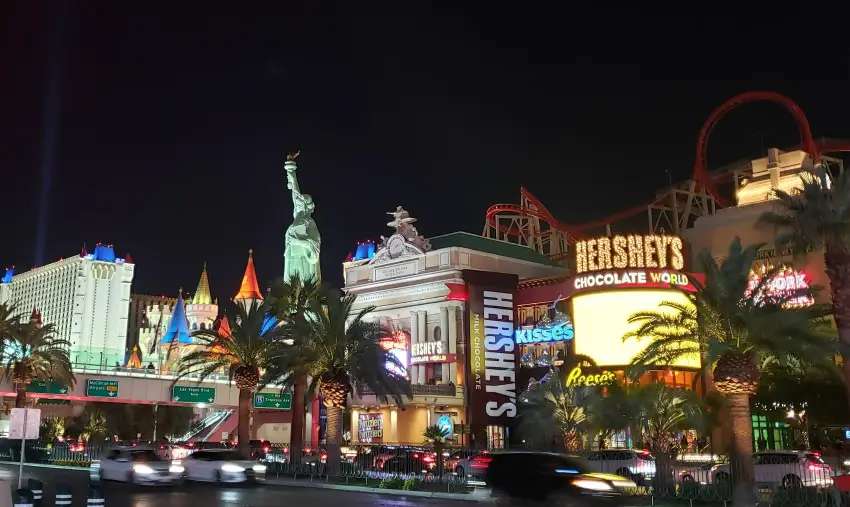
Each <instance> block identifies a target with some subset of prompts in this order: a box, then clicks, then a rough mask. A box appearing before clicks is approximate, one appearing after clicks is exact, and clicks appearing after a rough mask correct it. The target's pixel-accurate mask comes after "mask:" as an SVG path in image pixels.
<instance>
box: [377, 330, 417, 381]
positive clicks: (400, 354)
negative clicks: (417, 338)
mask: <svg viewBox="0 0 850 507" xmlns="http://www.w3.org/2000/svg"><path fill="white" fill-rule="evenodd" d="M409 342H410V340H409V339H408V337H407V333H405V332H403V331H398V332H396V333H395V334H393V336H392V338H390V339H387V340H384V341H382V342H381V346H382V347H383V348H384V349H386V350H387V351H388V352H389V353H390V354H392V355H393V356H395V358H396V359H398V361H399V363H401V365H402V367H401V368H399V367H398V366H396V365H394V364H392V363H390V362H387V364H386V367H387V370H389V371H391V372H393V373H395V374H396V375H398V376H400V377H405V378H406V377H407V367H408V366H409V365H410V361H409V359H408V353H407V346H408V343H409Z"/></svg>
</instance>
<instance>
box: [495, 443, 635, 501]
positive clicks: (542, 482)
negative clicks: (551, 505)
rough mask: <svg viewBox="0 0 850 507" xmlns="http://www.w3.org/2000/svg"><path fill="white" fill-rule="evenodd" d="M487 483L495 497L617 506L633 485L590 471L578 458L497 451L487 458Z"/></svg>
mask: <svg viewBox="0 0 850 507" xmlns="http://www.w3.org/2000/svg"><path fill="white" fill-rule="evenodd" d="M489 458H490V460H489V463H487V472H486V482H487V485H489V486H490V487H491V488H492V490H493V496H494V497H495V498H497V499H498V498H500V497H509V498H511V499H522V500H534V501H540V502H543V501H547V500H559V499H568V500H570V502H569V503H573V504H581V503H583V502H584V501H588V502H591V501H592V503H593V504H594V505H599V504H600V503H608V504H617V503H619V500H622V499H623V498H624V496H625V495H626V494H627V493H628V492H629V491H630V490H631V489H632V488H635V487H636V485H635V483H634V482H633V481H631V480H629V479H625V478H623V477H620V476H617V475H611V474H602V473H594V472H591V471H590V469H589V468H588V467H587V465H586V464H585V463H584V462H583V461H582V460H581V459H579V458H576V457H572V456H565V455H561V454H556V453H548V452H522V451H516V452H499V453H493V454H490V456H489Z"/></svg>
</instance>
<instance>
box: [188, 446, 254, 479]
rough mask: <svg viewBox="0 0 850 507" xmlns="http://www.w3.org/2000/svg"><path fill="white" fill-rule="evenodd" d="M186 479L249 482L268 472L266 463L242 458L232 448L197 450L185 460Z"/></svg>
mask: <svg viewBox="0 0 850 507" xmlns="http://www.w3.org/2000/svg"><path fill="white" fill-rule="evenodd" d="M183 467H184V468H185V469H186V479H189V480H193V481H205V482H228V483H230V482H247V481H251V480H254V479H257V478H260V477H264V476H265V474H266V465H263V464H262V463H258V462H256V461H252V460H246V459H244V458H242V455H241V454H239V452H238V451H234V450H231V449H205V450H201V451H195V452H194V453H193V454H191V455H190V456H189V457H187V458H186V459H184V460H183Z"/></svg>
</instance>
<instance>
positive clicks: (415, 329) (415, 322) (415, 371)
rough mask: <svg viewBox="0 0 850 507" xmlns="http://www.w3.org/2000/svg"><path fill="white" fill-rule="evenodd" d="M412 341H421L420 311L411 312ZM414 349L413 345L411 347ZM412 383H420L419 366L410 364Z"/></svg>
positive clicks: (412, 342)
mask: <svg viewBox="0 0 850 507" xmlns="http://www.w3.org/2000/svg"><path fill="white" fill-rule="evenodd" d="M410 343H411V345H412V344H414V343H419V312H410ZM411 349H412V347H411ZM410 383H411V384H412V385H416V384H418V383H419V368H418V367H417V366H410Z"/></svg>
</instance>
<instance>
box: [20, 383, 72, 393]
mask: <svg viewBox="0 0 850 507" xmlns="http://www.w3.org/2000/svg"><path fill="white" fill-rule="evenodd" d="M27 392H28V393H39V394H68V386H63V385H62V384H59V383H57V382H51V381H48V380H33V381H32V384H30V385H28V386H27Z"/></svg>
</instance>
